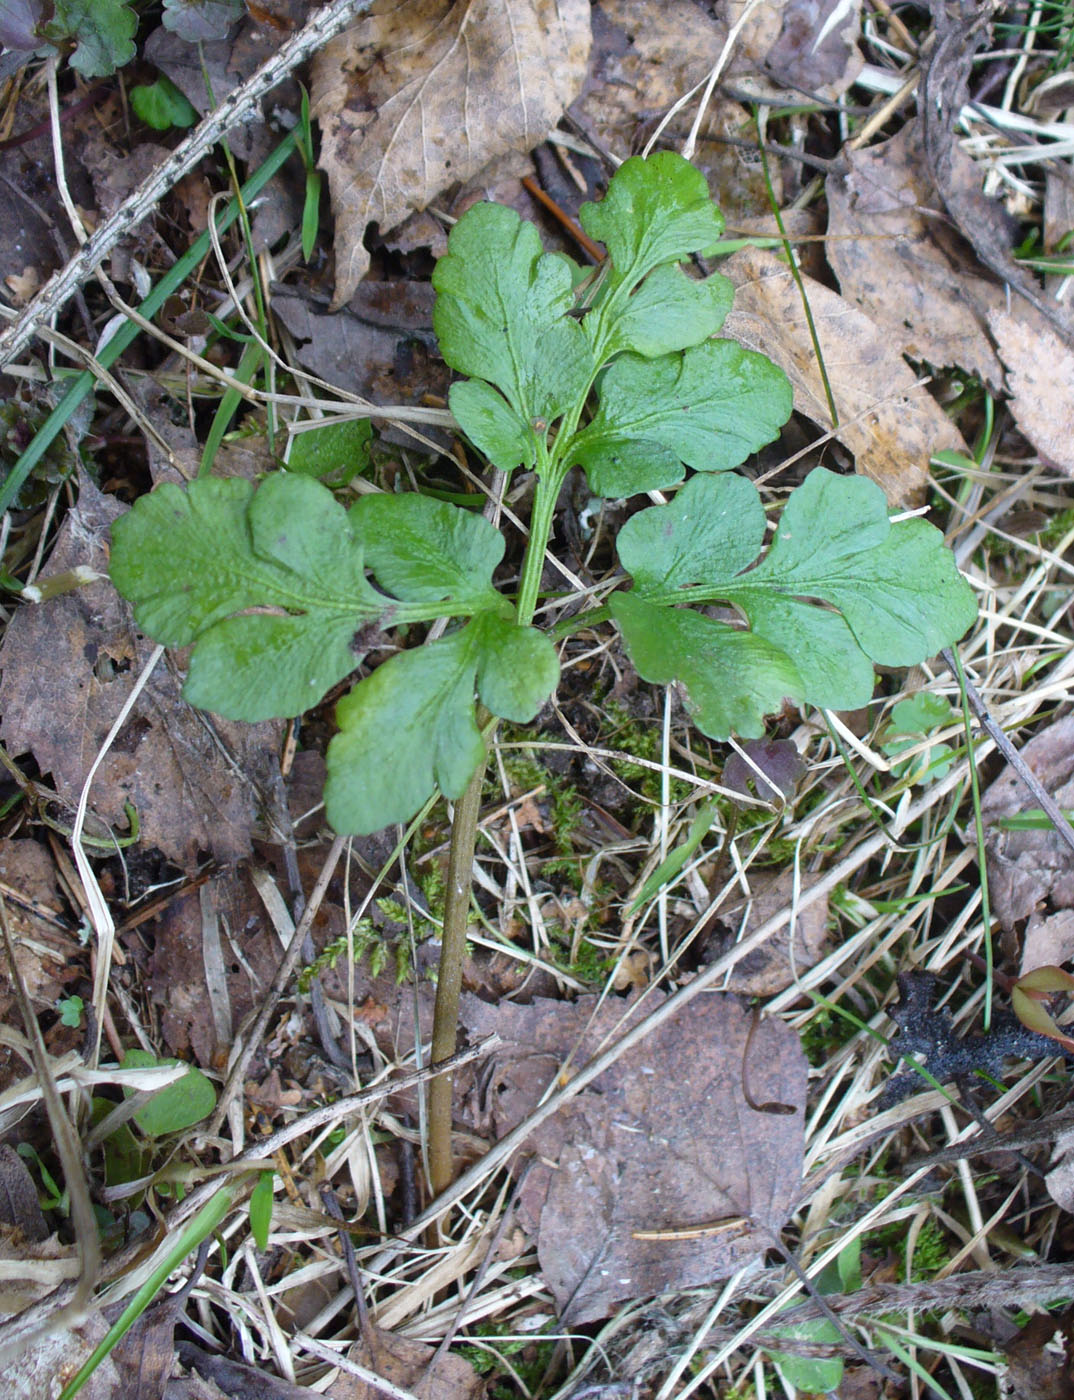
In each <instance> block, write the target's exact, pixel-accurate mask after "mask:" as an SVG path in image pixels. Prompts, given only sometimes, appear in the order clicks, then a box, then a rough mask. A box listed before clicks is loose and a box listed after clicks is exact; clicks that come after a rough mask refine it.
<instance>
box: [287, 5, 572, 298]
mask: <svg viewBox="0 0 1074 1400" xmlns="http://www.w3.org/2000/svg"><path fill="white" fill-rule="evenodd" d="M589 8H590V7H589V5H588V3H587V2H586V0H508V3H506V4H502V3H494V0H464V3H460V4H453V3H449V0H407V2H406V3H403V4H398V3H395V4H380V5H378V6H376V7H375V8H374V10H373V11H372V12H371V13H370V14H369V15H368V16H367V17H365V18H363V19H362V20H361V21H360V22H359V23H358V24H357V25H355V26H354V28H353V29H350V30H348V31H347V32H346V33H345V34H342V35H340V36H339V38H338V39H334V40H332V41H331V42H330V43H329V44H326V45H325V47H324V49H323V50H322V51H321V53H320V54H319V55H318V57H317V58H316V59H315V60H314V64H313V79H312V99H313V100H312V112H313V115H314V116H315V117H316V118H317V120H318V121H319V122H320V125H321V158H320V164H321V167H322V169H323V170H324V171H325V173H326V174H327V176H328V183H329V188H330V190H331V193H332V207H333V210H334V212H335V216H336V287H335V299H334V301H333V310H337V309H338V308H339V307H340V306H342V305H343V303H344V302H346V301H347V300H349V298H350V297H351V295H352V294H353V292H354V289H355V287H356V286H357V285H358V283H359V282H360V281H361V279H362V278H363V277H364V276H365V273H366V269H367V268H368V267H369V253H368V252H367V250H366V248H365V245H364V243H363V239H364V237H365V231H366V228H367V227H368V225H369V224H371V223H374V222H375V223H377V224H378V225H379V226H380V228H381V229H382V230H383V231H387V230H388V229H391V228H394V227H395V226H396V224H398V223H400V222H401V221H402V220H403V219H404V218H405V217H406V215H408V214H410V213H411V212H412V211H413V210H415V209H424V208H425V207H426V205H427V204H428V203H429V201H430V200H432V199H434V198H435V197H436V196H437V195H438V194H439V193H440V192H441V190H444V189H446V188H447V187H448V185H451V184H454V183H455V182H456V181H459V180H468V179H469V178H470V177H471V176H472V175H473V174H474V173H475V172H476V171H478V170H479V169H480V168H481V167H482V166H483V165H485V164H486V163H487V162H488V161H490V160H492V159H493V157H495V156H498V155H502V154H503V152H505V151H510V150H521V151H527V150H531V149H532V148H533V147H534V146H536V145H538V144H539V143H540V142H541V141H543V140H544V138H545V136H546V135H547V134H548V131H549V130H550V129H551V128H552V127H553V126H554V125H555V123H556V122H557V121H558V120H559V117H560V115H561V114H562V112H563V110H564V109H565V108H566V107H567V106H569V104H570V103H571V102H572V101H573V100H574V98H575V97H576V96H577V95H578V93H579V91H580V89H581V86H582V82H583V79H584V78H585V72H586V64H587V61H588V58H589V44H590V20H589Z"/></svg>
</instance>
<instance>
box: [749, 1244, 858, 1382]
mask: <svg viewBox="0 0 1074 1400" xmlns="http://www.w3.org/2000/svg"><path fill="white" fill-rule="evenodd" d="M815 1287H816V1290H817V1292H818V1293H821V1294H823V1293H856V1292H857V1291H858V1289H859V1288H861V1240H860V1239H853V1240H851V1242H850V1243H849V1244H848V1245H847V1246H846V1248H845V1249H843V1250H841V1251H840V1253H839V1255H838V1256H837V1257H836V1258H835V1259H833V1260H832V1262H831V1263H830V1264H829V1265H828V1266H827V1268H826V1269H824V1270H823V1271H822V1272H821V1273H820V1275H819V1276H818V1277H817V1279H816V1280H815ZM772 1335H773V1336H776V1337H786V1338H787V1339H788V1340H790V1341H794V1342H808V1343H811V1344H813V1345H817V1344H821V1343H823V1344H827V1345H829V1346H839V1345H841V1344H842V1342H843V1340H844V1338H843V1336H842V1335H841V1334H840V1332H839V1329H838V1328H837V1327H836V1326H835V1324H834V1323H833V1322H831V1321H830V1320H829V1319H828V1318H826V1317H816V1318H810V1319H809V1320H808V1321H806V1322H796V1323H792V1324H789V1325H788V1326H786V1327H773V1328H772ZM769 1355H770V1356H771V1358H772V1361H773V1363H774V1364H775V1367H776V1370H777V1371H778V1372H779V1373H780V1375H781V1377H782V1378H783V1380H784V1381H785V1383H786V1384H787V1385H788V1386H789V1387H790V1388H791V1389H792V1390H793V1391H794V1393H795V1394H796V1395H829V1394H831V1393H832V1391H835V1390H838V1388H839V1383H840V1381H841V1380H842V1379H843V1361H842V1358H841V1357H833V1358H831V1359H830V1360H829V1359H827V1358H820V1357H807V1356H794V1355H791V1354H788V1353H786V1352H777V1351H771V1352H769Z"/></svg>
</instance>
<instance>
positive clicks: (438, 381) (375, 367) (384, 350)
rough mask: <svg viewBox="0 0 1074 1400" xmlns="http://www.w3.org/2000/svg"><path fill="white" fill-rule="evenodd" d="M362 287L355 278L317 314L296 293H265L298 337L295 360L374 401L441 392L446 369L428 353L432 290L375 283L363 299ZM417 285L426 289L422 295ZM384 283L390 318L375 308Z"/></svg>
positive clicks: (382, 302)
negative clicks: (339, 303)
mask: <svg viewBox="0 0 1074 1400" xmlns="http://www.w3.org/2000/svg"><path fill="white" fill-rule="evenodd" d="M366 285H367V284H366V283H364V282H363V283H361V284H360V285H359V288H358V292H356V294H355V296H354V297H352V298H351V300H350V302H348V304H347V305H346V306H344V307H342V308H341V309H340V310H339V311H337V312H336V314H335V315H334V316H329V315H322V314H318V312H317V310H316V308H314V307H312V306H311V305H310V304H309V302H307V301H306V300H305V299H304V298H303V297H301V296H299V295H298V294H297V293H291V292H280V293H277V294H276V295H275V296H274V297H273V299H272V309H273V311H274V312H275V314H276V315H277V316H278V317H279V318H280V320H281V321H282V322H283V324H284V325H285V326H286V327H287V329H288V330H289V331H290V332H291V334H292V335H293V336H294V337H295V339H296V341H298V342H299V344H298V347H297V350H296V354H297V356H298V360H299V363H300V364H302V365H303V366H304V367H305V368H306V369H308V370H309V371H310V373H311V374H315V375H317V376H318V378H320V379H325V380H327V381H328V382H329V383H330V384H334V385H335V386H336V388H337V389H343V390H346V391H347V392H349V393H352V394H359V395H361V396H362V397H364V398H370V399H373V400H375V401H377V402H378V403H383V402H385V401H386V400H387V401H394V402H397V403H398V402H403V401H405V400H407V399H408V398H410V399H414V400H417V399H419V398H420V397H421V396H422V395H424V394H427V393H433V394H441V395H443V394H446V393H447V385H448V372H447V369H446V367H445V366H444V364H443V362H442V361H441V360H440V358H439V356H438V355H437V354H436V352H435V341H434V339H433V333H432V288H431V287H430V286H429V284H428V283H422V284H418V283H410V282H394V283H385V282H377V283H374V284H373V285H374V287H375V288H377V289H378V291H379V295H378V296H376V297H366V298H363V297H362V296H361V295H360V293H361V292H362V290H363V288H365V287H366ZM420 288H424V289H425V290H426V291H427V292H428V293H429V295H428V296H427V297H426V296H424V295H422V292H421V290H420ZM389 289H394V291H395V296H396V298H397V300H398V303H399V306H398V310H397V311H396V313H395V316H396V321H395V323H394V324H390V323H389V319H388V313H387V312H386V310H384V309H382V308H386V307H387V306H388V305H389V304H390V300H391V297H392V292H391V291H390V290H389ZM426 316H427V317H428V324H427V325H424V324H422V322H423V321H424V319H425V317H426ZM400 321H407V322H409V324H404V325H400V324H399V323H400Z"/></svg>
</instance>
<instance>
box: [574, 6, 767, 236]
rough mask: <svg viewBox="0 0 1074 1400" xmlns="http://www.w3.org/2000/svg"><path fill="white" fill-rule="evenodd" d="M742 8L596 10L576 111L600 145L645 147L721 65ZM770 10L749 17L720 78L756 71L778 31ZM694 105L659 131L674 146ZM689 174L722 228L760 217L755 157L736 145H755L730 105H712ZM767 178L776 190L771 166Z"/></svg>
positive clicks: (745, 119) (749, 126) (762, 201)
mask: <svg viewBox="0 0 1074 1400" xmlns="http://www.w3.org/2000/svg"><path fill="white" fill-rule="evenodd" d="M742 8H743V6H742V4H741V3H736V4H734V5H727V6H723V5H721V6H720V7H719V14H718V15H713V14H710V13H709V11H708V8H707V7H703V6H699V5H697V4H696V3H694V0H661V3H660V4H658V5H654V4H653V3H652V0H602V3H601V4H600V5H599V6H596V7H595V8H594V10H593V56H592V61H591V64H590V76H589V80H588V82H587V84H586V90H585V92H584V94H583V95H582V96H581V97H580V98H579V99H578V101H577V102H576V103H575V104H574V107H573V108H572V111H574V112H577V113H578V114H579V115H580V116H581V117H582V118H583V119H584V122H585V125H586V127H587V129H589V130H592V131H593V133H594V134H595V135H596V137H597V138H598V139H599V140H600V141H601V143H602V144H603V145H604V146H606V147H607V148H608V149H609V150H611V151H613V152H615V153H616V154H618V155H621V156H627V155H629V154H631V152H633V151H636V150H638V149H639V148H640V146H641V145H643V144H644V142H645V140H646V138H647V137H648V136H649V134H650V133H651V131H652V130H653V128H654V127H655V125H656V123H657V122H659V121H661V120H663V118H664V116H665V115H666V114H667V112H668V109H669V108H670V107H672V106H673V105H674V104H675V103H676V102H677V101H678V100H679V99H680V98H681V97H682V96H683V94H684V93H687V92H690V91H691V90H692V89H693V88H695V87H697V85H698V84H699V83H704V81H705V78H706V77H707V75H708V74H709V72H710V71H711V70H712V68H713V67H715V65H716V64H717V63H718V62H719V60H720V56H721V54H723V52H724V48H725V46H726V43H727V32H728V24H729V23H731V24H733V23H734V22H735V21H736V20H737V19H738V17H739V15H740V14H741V11H742ZM779 9H780V7H779V5H777V4H772V3H769V4H762V5H758V6H756V7H755V8H754V10H753V11H752V13H751V14H750V16H749V18H748V19H747V21H746V24H745V26H744V28H743V29H742V31H741V33H740V34H739V39H738V42H737V43H736V44H735V45H734V47H733V48H732V50H731V56H730V60H729V61H728V63H727V65H726V67H725V68H724V70H723V72H724V77H725V79H727V80H729V81H732V82H733V81H735V80H736V79H740V78H742V77H743V76H745V75H747V74H749V75H751V76H753V75H756V74H758V73H759V72H760V71H761V66H762V63H763V61H764V57H765V55H766V54H767V52H768V50H769V49H770V48H771V46H772V44H773V42H774V41H775V40H776V38H777V37H778V35H779V31H780V23H781V19H780V13H779ZM699 101H700V95H697V96H695V97H694V99H693V100H692V101H690V102H688V103H687V104H686V105H685V107H683V108H682V109H681V111H679V112H677V113H676V114H675V115H674V116H673V117H672V118H671V120H670V122H669V123H668V125H667V126H666V127H665V128H664V132H665V139H666V140H667V141H668V142H670V143H672V144H674V143H675V142H677V141H682V140H683V139H685V137H686V135H687V133H688V132H689V130H690V128H691V126H692V125H693V122H694V119H695V117H696V115H697V103H698V102H699ZM698 136H699V142H698V146H697V149H696V150H695V152H694V156H693V161H694V164H695V165H696V166H697V167H698V169H699V170H701V171H702V172H703V173H704V175H705V178H706V179H707V180H708V182H709V188H710V189H711V190H712V192H713V196H714V198H715V199H716V202H717V203H718V204H719V206H720V208H721V209H722V210H723V213H724V216H725V217H726V219H727V222H728V224H729V225H732V226H735V227H739V226H742V225H743V224H745V223H746V222H747V221H748V220H750V219H752V218H755V217H756V215H757V211H758V209H767V207H768V195H767V190H766V186H765V181H764V175H763V172H762V170H761V169H760V165H759V162H758V161H757V159H756V155H755V154H754V153H753V152H750V151H748V150H744V149H742V148H741V147H740V146H739V145H737V144H729V141H728V138H729V139H730V142H731V143H737V142H739V141H742V140H746V141H751V140H755V139H756V127H755V125H754V123H753V119H752V117H751V116H750V114H749V112H748V111H747V110H746V109H745V108H744V107H742V106H740V105H739V104H738V103H737V102H732V101H730V100H727V99H725V98H722V97H720V96H718V95H715V96H714V97H713V99H712V100H711V101H710V102H709V104H708V107H707V108H706V110H705V113H704V116H703V118H702V123H701V128H700V130H699V132H698ZM771 175H772V178H773V180H775V181H776V183H777V191H778V183H779V167H778V163H773V166H772V170H771Z"/></svg>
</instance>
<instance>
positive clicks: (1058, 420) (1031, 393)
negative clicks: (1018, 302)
mask: <svg viewBox="0 0 1074 1400" xmlns="http://www.w3.org/2000/svg"><path fill="white" fill-rule="evenodd" d="M988 324H989V326H990V327H991V329H992V333H993V335H994V336H995V337H996V343H997V344H998V346H999V353H1000V355H1001V356H1002V358H1003V363H1004V364H1005V365H1006V366H1007V385H1008V387H1009V389H1010V391H1011V395H1012V398H1011V402H1010V410H1011V413H1012V415H1013V417H1014V421H1015V422H1016V423H1017V424H1018V426H1019V428H1021V430H1022V432H1023V433H1025V435H1026V437H1027V438H1028V439H1029V441H1030V442H1031V443H1032V444H1033V446H1034V447H1035V448H1036V449H1037V451H1038V452H1039V453H1040V455H1041V457H1043V458H1044V460H1045V462H1046V464H1047V465H1049V466H1053V467H1058V468H1059V470H1060V471H1062V472H1065V473H1066V474H1067V476H1074V349H1072V348H1071V345H1070V344H1068V343H1066V342H1064V341H1063V340H1061V339H1060V338H1059V336H1057V335H1056V333H1055V331H1053V330H1052V329H1051V327H1050V326H1048V325H1046V324H1045V323H1044V322H1043V320H1042V319H1041V318H1040V317H1038V316H1035V315H1025V314H1023V313H1021V312H1020V313H1019V314H1015V313H1014V312H1013V311H1000V310H996V311H993V312H992V313H991V314H990V316H989V318H988Z"/></svg>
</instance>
